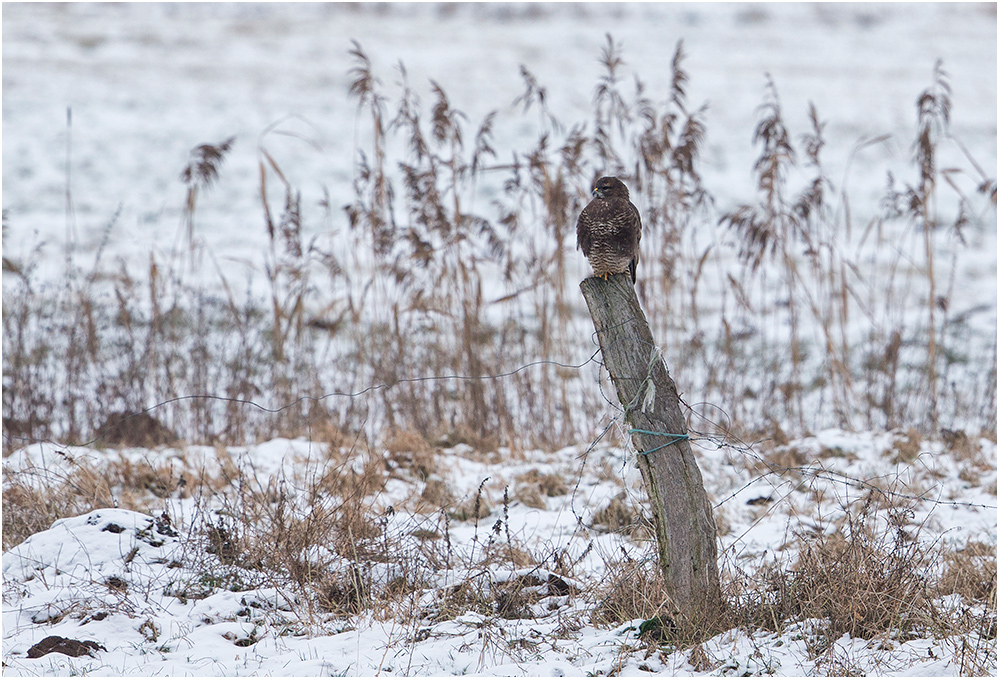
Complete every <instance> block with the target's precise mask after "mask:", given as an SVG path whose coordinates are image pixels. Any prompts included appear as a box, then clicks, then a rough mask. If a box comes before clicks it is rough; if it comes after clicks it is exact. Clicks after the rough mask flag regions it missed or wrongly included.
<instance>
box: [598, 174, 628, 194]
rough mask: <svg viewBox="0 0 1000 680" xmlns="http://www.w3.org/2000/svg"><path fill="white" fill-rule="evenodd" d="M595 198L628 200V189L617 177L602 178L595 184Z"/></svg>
mask: <svg viewBox="0 0 1000 680" xmlns="http://www.w3.org/2000/svg"><path fill="white" fill-rule="evenodd" d="M591 193H592V194H593V196H594V198H626V199H627V198H628V187H626V186H625V184H624V183H623V182H622V181H621V180H620V179H618V178H617V177H602V178H600V179H599V180H597V181H596V182H595V183H594V190H593V191H592V192H591Z"/></svg>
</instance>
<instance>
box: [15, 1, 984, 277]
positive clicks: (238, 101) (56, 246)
mask: <svg viewBox="0 0 1000 680" xmlns="http://www.w3.org/2000/svg"><path fill="white" fill-rule="evenodd" d="M994 10H995V6H993V5H988V4H979V5H970V4H953V3H941V4H918V5H906V4H883V5H873V4H828V5H819V4H780V5H767V4H704V5H701V4H699V5H689V4H667V5H663V4H641V5H627V4H624V5H618V4H611V5H606V4H586V5H544V4H537V5H536V4H511V5H462V4H457V5H441V6H438V5H423V4H413V5H383V6H369V5H295V6H291V7H289V6H285V5H268V4H260V5H224V4H219V5H216V4H210V5H198V4H194V5H175V6H171V5H156V4H148V5H147V4H142V5H131V4H124V5H115V6H109V5H90V4H84V3H72V4H68V5H59V6H54V5H34V4H16V3H14V4H7V5H5V6H4V9H3V19H4V21H3V37H4V40H3V61H4V67H5V68H4V74H3V131H4V139H5V143H4V145H3V181H4V210H6V211H7V218H8V224H9V231H8V232H7V233H6V234H5V239H4V245H5V251H4V252H5V255H6V256H7V257H11V256H19V257H23V256H27V254H28V253H29V252H30V249H31V248H32V247H33V246H35V245H36V244H37V242H38V241H39V240H41V241H43V242H44V243H45V244H46V245H45V248H44V250H43V267H46V268H47V267H54V268H55V269H56V271H58V268H59V266H60V263H61V262H62V257H61V256H62V252H61V248H60V245H61V244H62V243H63V242H65V239H66V235H67V217H66V200H65V190H66V151H67V149H66V146H67V144H66V143H67V125H66V109H67V107H72V110H73V114H72V115H73V123H72V184H71V189H72V197H73V206H74V209H75V216H74V218H73V219H72V220H71V222H72V224H73V227H74V230H75V233H74V234H73V236H74V237H75V238H76V239H78V241H79V247H78V248H75V249H74V254H76V255H88V254H92V253H93V251H94V250H95V249H96V247H97V244H98V241H99V239H100V237H101V235H102V231H103V228H104V227H105V226H106V225H107V224H108V223H109V222H110V221H111V219H112V217H113V216H114V214H115V212H116V210H117V209H118V207H119V205H120V206H121V207H122V213H121V215H120V217H119V219H118V221H117V225H116V227H115V230H114V233H113V236H112V239H111V243H110V244H109V250H108V256H109V257H115V258H116V257H119V256H121V257H124V258H125V259H126V261H127V262H128V264H129V266H130V267H135V268H138V269H139V271H142V268H143V267H145V266H146V264H147V260H148V254H149V252H150V250H154V251H157V252H159V253H160V254H163V253H166V252H169V251H170V249H171V247H172V246H173V245H174V243H175V239H176V237H177V232H178V229H179V225H180V221H181V220H180V213H181V209H182V207H183V204H184V188H183V186H182V185H181V183H180V181H179V180H178V175H179V174H180V171H181V170H182V169H183V168H184V166H185V164H186V162H187V159H188V153H189V151H190V150H191V149H192V148H193V147H195V146H197V145H199V144H203V143H217V142H221V141H222V140H224V139H226V138H228V137H229V136H232V135H235V136H236V138H237V139H236V145H235V147H234V150H233V152H232V153H231V155H230V156H229V158H228V160H227V161H226V163H225V165H224V167H223V171H222V173H221V177H220V180H219V182H218V184H217V185H216V187H215V188H214V190H213V191H212V192H210V193H209V194H208V195H207V196H204V197H202V199H201V202H200V205H199V210H200V211H201V215H200V220H199V221H200V223H201V225H202V228H201V229H200V230H199V233H198V237H199V238H200V239H202V241H203V242H204V243H205V244H206V245H207V246H208V247H209V248H210V250H211V251H212V252H214V253H215V254H216V255H217V256H218V257H220V258H223V259H224V260H225V261H227V262H243V263H254V264H258V263H259V258H260V253H261V252H262V250H263V249H264V247H265V245H266V234H265V230H264V227H263V224H262V222H261V213H260V202H259V197H258V194H257V192H256V187H257V183H256V173H257V167H256V163H257V160H258V157H257V152H256V144H257V140H258V137H259V136H260V135H261V134H262V133H263V132H264V130H265V129H266V128H267V127H268V126H269V125H271V124H272V123H276V122H278V121H280V120H282V119H284V118H285V117H287V116H296V117H298V118H300V119H301V121H292V124H293V125H294V127H293V128H292V129H293V130H294V131H296V132H298V133H300V134H302V135H304V136H306V137H307V138H308V139H309V140H310V141H311V142H314V143H315V144H316V145H318V147H319V150H318V151H317V150H315V149H314V148H313V147H310V146H309V145H308V144H306V143H303V142H302V141H300V140H294V139H292V140H287V143H285V144H284V147H285V148H281V147H280V146H279V147H278V148H277V150H276V149H275V147H276V145H278V144H281V143H282V142H281V140H278V141H277V142H276V141H274V140H273V139H272V140H269V141H270V144H269V149H271V150H272V152H273V153H275V154H276V156H277V158H278V160H279V162H280V163H281V165H282V168H283V169H284V170H285V171H286V172H287V173H288V174H289V177H290V180H291V181H292V183H293V184H295V185H297V186H299V187H301V188H302V190H303V192H304V195H303V204H304V205H308V204H310V203H315V202H317V201H318V200H320V198H321V197H322V191H321V189H322V187H326V188H327V189H328V190H329V192H330V196H331V205H333V206H340V205H344V204H346V203H348V202H349V201H350V198H351V196H352V193H351V182H352V177H353V161H354V149H355V148H356V145H357V143H358V142H359V139H358V128H357V125H356V122H355V113H356V105H355V102H354V101H353V100H350V99H349V98H348V87H349V79H348V70H349V68H350V66H351V65H352V64H351V61H350V58H349V55H348V50H349V49H350V47H351V43H350V41H351V40H352V39H354V40H357V41H358V42H359V43H360V44H361V46H362V47H363V48H364V49H365V50H366V52H367V53H368V54H369V56H371V58H372V60H373V66H374V69H375V71H376V73H377V74H378V75H379V76H380V77H381V78H382V80H383V82H384V83H385V84H386V86H387V87H391V86H392V84H393V83H394V82H395V81H396V80H398V74H397V73H396V71H395V67H396V65H397V63H398V62H402V63H403V64H404V65H405V67H406V69H407V72H408V75H409V80H410V83H411V84H412V85H413V87H415V88H416V89H417V91H418V92H421V93H423V94H424V95H425V96H426V97H427V98H428V99H429V92H430V88H429V82H428V81H429V80H430V79H433V80H435V81H436V82H438V83H440V84H441V86H442V87H443V89H444V90H445V91H446V92H448V94H449V96H450V97H451V99H452V103H453V105H454V106H456V107H457V108H459V109H461V110H462V111H464V112H465V113H466V114H467V115H468V117H469V121H470V124H471V125H475V124H478V121H480V120H481V119H482V117H483V116H484V115H486V114H487V113H489V112H490V111H491V110H494V109H499V119H498V121H497V126H496V128H497V129H496V138H497V147H498V148H518V143H519V142H520V143H522V144H523V145H524V150H526V149H527V148H530V145H531V144H532V143H533V142H534V140H535V134H536V133H535V130H532V129H524V125H523V123H522V124H521V126H520V128H519V127H518V126H517V125H516V123H517V122H518V120H519V117H515V116H513V115H511V108H510V104H511V103H512V102H513V101H514V99H515V98H516V97H517V96H518V95H519V94H520V93H521V92H522V91H523V83H522V81H521V78H520V75H519V67H520V65H522V64H523V65H524V66H526V67H527V68H528V69H529V70H530V71H531V72H532V73H534V74H535V76H536V77H537V79H538V81H539V83H540V84H541V85H543V86H544V87H546V88H547V90H548V103H549V107H550V108H551V110H552V112H553V114H554V115H555V116H556V117H557V118H559V119H560V120H563V121H564V122H567V123H569V124H572V123H576V122H588V121H589V120H590V116H591V111H592V108H591V102H592V98H593V87H594V84H595V83H596V79H597V76H598V75H599V72H600V70H599V65H598V61H597V58H598V56H599V54H600V50H601V48H602V47H603V45H604V43H605V34H606V33H611V34H612V35H613V37H614V38H615V39H616V40H617V41H620V42H621V43H623V46H624V56H625V59H626V70H625V72H626V73H627V74H628V73H633V72H634V73H636V74H637V75H639V76H640V77H641V78H642V79H643V80H644V81H645V82H646V84H647V88H648V89H647V93H648V95H649V96H650V97H651V98H653V99H654V100H660V99H662V98H664V97H666V87H667V86H668V85H669V77H670V69H669V63H670V59H671V57H672V56H673V51H674V48H675V45H676V43H677V41H678V40H680V39H683V40H684V44H685V50H686V52H687V55H688V59H687V61H686V63H685V64H686V68H687V70H688V71H689V73H690V74H691V81H690V84H689V90H688V101H689V102H690V104H691V105H692V106H700V105H701V104H702V103H707V104H708V111H707V115H706V127H707V135H708V136H707V149H708V152H707V153H706V154H705V159H704V160H705V163H704V167H703V168H702V172H703V175H704V180H705V184H706V187H707V188H708V189H709V190H710V191H711V192H712V193H714V194H715V195H716V197H717V199H718V201H719V203H720V205H721V206H722V207H732V206H731V205H729V206H727V203H730V202H732V203H735V202H736V201H737V200H746V199H747V197H748V196H749V195H750V193H751V187H752V184H751V176H750V170H751V167H752V164H753V160H754V158H755V157H756V155H755V151H756V150H755V149H754V148H753V147H752V145H751V136H752V133H753V128H754V125H755V124H756V115H755V109H756V108H757V106H758V105H759V104H760V103H761V101H762V99H763V95H764V84H765V76H764V74H765V73H770V74H771V76H772V77H773V79H774V81H775V83H776V85H777V87H778V91H779V94H780V97H781V101H782V105H783V107H784V112H785V115H786V117H787V119H788V122H789V126H790V128H791V130H792V131H793V132H794V131H796V130H798V131H800V132H804V131H806V129H807V125H806V123H807V118H806V115H807V106H808V102H810V101H811V102H813V103H815V105H816V107H817V109H818V111H819V113H820V115H821V117H822V118H823V119H824V120H826V121H829V126H828V130H827V132H828V155H827V164H828V167H829V168H831V172H832V173H833V176H834V177H839V174H840V173H841V172H843V170H844V168H845V164H846V160H847V158H848V155H849V154H850V152H851V150H852V148H853V147H854V145H855V144H857V143H858V142H859V141H860V140H862V139H865V138H870V137H874V136H878V135H883V134H886V133H888V134H891V135H892V136H893V137H892V139H891V140H889V141H888V142H887V143H886V144H884V145H879V146H877V147H874V148H869V149H868V150H867V151H866V152H864V154H862V155H861V157H860V159H859V160H858V161H857V162H855V164H854V165H853V167H852V172H851V179H850V184H849V187H850V190H851V194H852V197H853V198H854V201H855V205H854V209H855V210H856V211H857V212H858V218H857V219H858V222H859V223H861V222H863V221H864V220H865V219H867V218H868V217H870V216H871V214H873V213H874V212H875V211H876V210H877V198H878V196H879V194H880V192H881V191H882V189H883V187H884V184H885V177H884V176H883V174H882V171H881V168H882V167H884V163H883V162H882V160H883V159H885V158H890V159H894V161H895V162H897V163H899V164H901V165H902V164H904V163H905V161H906V160H907V159H908V158H909V157H910V154H911V148H910V144H911V143H912V139H913V136H914V135H913V131H914V129H915V125H916V114H915V107H914V102H915V100H916V97H917V95H918V94H919V93H920V92H921V91H922V90H923V89H925V88H926V87H927V86H928V85H929V83H930V81H931V75H932V69H933V66H934V63H935V60H936V59H938V58H941V59H943V61H944V66H945V69H946V71H947V72H948V74H949V76H950V78H951V84H952V90H953V119H952V130H953V132H954V134H955V135H956V136H957V137H959V138H960V139H961V140H962V141H963V142H964V143H965V144H966V145H967V146H968V147H969V148H970V150H972V152H973V153H974V154H975V156H976V158H977V160H978V162H979V163H981V164H983V166H984V169H985V171H986V172H987V174H991V176H992V175H995V174H996V155H997V153H996V152H997V148H996V116H997V112H996V102H997V92H996V83H997V73H996V16H995V11H994ZM658 93H662V94H659V95H658ZM306 123H307V124H306ZM499 160H500V161H506V160H507V159H504V158H501V159H499ZM944 162H947V160H945V161H944ZM868 167H871V168H878V169H879V170H878V172H877V173H872V172H871V171H868V172H866V168H868ZM862 198H864V199H866V200H867V201H868V202H867V204H865V202H863V201H862ZM640 207H641V206H640ZM334 215H335V217H337V218H340V219H339V222H340V223H339V224H332V225H324V227H325V228H339V227H342V226H343V215H342V214H341V215H338V214H337V213H336V212H335V213H334ZM308 226H310V227H311V228H312V229H314V230H316V229H318V228H319V226H318V225H315V224H313V225H308ZM986 238H987V240H986V241H985V242H983V247H984V248H985V249H986V250H988V251H994V250H995V233H994V234H993V235H992V239H993V240H992V241H990V238H991V237H990V235H986ZM570 247H572V244H570ZM573 259H574V260H576V259H577V258H573ZM578 259H579V260H581V262H580V263H578V264H579V266H580V269H581V271H582V270H583V263H582V258H578ZM232 266H233V267H234V269H233V270H231V271H236V270H238V268H239V265H238V264H233V265H232ZM208 278H209V279H210V280H211V279H214V273H213V274H210V275H208Z"/></svg>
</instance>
